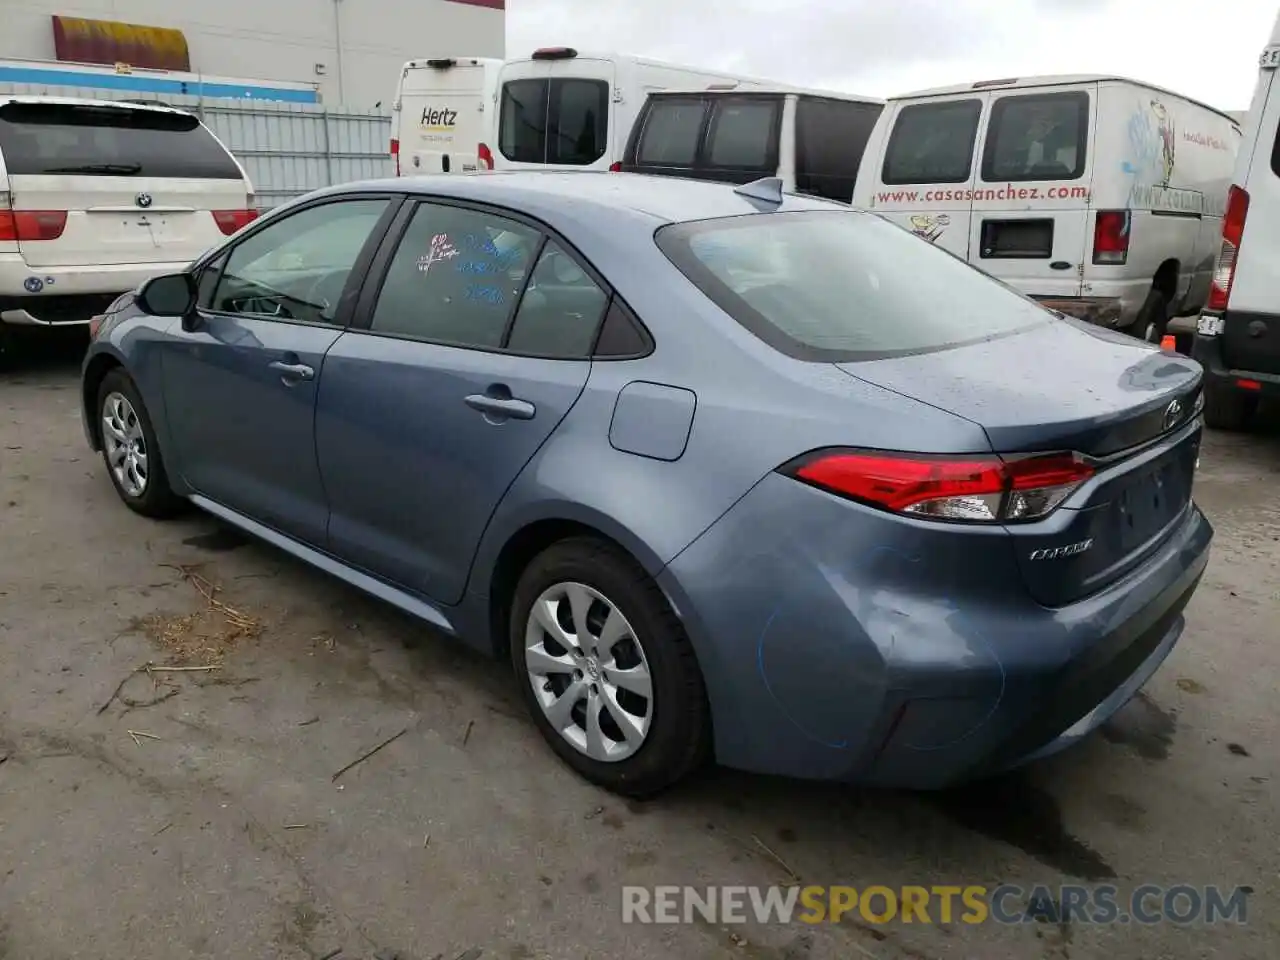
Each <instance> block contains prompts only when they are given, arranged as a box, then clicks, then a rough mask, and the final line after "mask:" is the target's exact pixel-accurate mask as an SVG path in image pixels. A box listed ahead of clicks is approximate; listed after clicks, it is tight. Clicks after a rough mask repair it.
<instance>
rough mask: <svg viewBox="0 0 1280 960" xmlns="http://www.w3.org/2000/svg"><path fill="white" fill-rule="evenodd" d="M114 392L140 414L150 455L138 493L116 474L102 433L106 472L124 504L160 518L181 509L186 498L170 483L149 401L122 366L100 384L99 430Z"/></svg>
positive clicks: (148, 515) (140, 512) (96, 412)
mask: <svg viewBox="0 0 1280 960" xmlns="http://www.w3.org/2000/svg"><path fill="white" fill-rule="evenodd" d="M113 393H119V394H121V395H123V396H124V397H125V399H127V400H128V401H129V405H130V406H132V407H133V410H134V413H135V415H136V416H137V420H138V425H139V426H140V427H141V430H142V439H143V444H144V446H145V450H146V455H147V481H146V484H145V486H144V487H143V490H142V493H141V495H137V496H135V495H133V494H132V493H130V492H129V491H128V490H126V489H125V488H124V487H123V486H122V485H121V483H120V481H119V479H118V478H117V477H116V473H115V470H114V469H112V466H111V459H110V449H109V444H108V443H107V440H106V438H105V437H103V443H102V462H103V463H104V464H105V465H106V468H107V476H108V477H110V478H111V485H112V486H113V487H115V489H116V493H117V494H118V495H119V497H120V499H121V500H122V501H124V505H125V506H126V507H128V508H129V509H130V510H132V511H133V512H134V513H137V514H141V515H142V516H144V517H151V518H153V519H157V520H159V519H163V518H165V517H171V516H173V515H174V514H176V513H179V512H180V511H181V510H182V508H183V507H184V506H185V505H186V501H185V500H183V499H182V498H181V497H179V496H178V495H177V494H175V493H174V492H173V488H172V487H170V486H169V475H168V474H167V473H166V472H165V468H164V458H163V457H162V455H161V453H160V444H159V442H158V441H157V440H156V431H155V427H153V426H152V425H151V417H150V416H149V415H148V414H147V407H146V404H144V403H143V402H142V396H141V394H139V393H138V388H137V387H136V386H135V385H134V383H133V381H132V380H131V379H129V376H128V374H126V373H125V372H124V371H123V370H121V369H119V368H117V369H115V370H112V371H110V372H109V373H108V374H107V375H106V376H105V377H103V378H102V383H101V385H100V386H99V387H98V397H97V405H96V406H95V407H94V411H95V412H94V416H95V417H97V424H96V426H97V429H98V431H99V434H101V432H102V430H103V426H102V420H103V416H104V409H103V408H104V407H105V405H106V401H107V398H108V397H109V396H110V395H111V394H113Z"/></svg>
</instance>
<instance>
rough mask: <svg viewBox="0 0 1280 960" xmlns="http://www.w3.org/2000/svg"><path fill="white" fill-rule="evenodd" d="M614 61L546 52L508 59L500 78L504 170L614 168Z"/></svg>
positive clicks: (498, 159) (500, 162)
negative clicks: (610, 166)
mask: <svg viewBox="0 0 1280 960" xmlns="http://www.w3.org/2000/svg"><path fill="white" fill-rule="evenodd" d="M616 73H617V68H616V65H615V64H614V62H613V61H612V60H606V59H603V58H597V57H579V56H577V55H576V54H573V51H565V53H564V55H559V54H554V53H552V54H545V55H540V56H536V57H535V58H534V59H530V60H519V61H514V62H511V63H508V64H507V65H506V66H504V67H503V68H502V72H501V73H500V74H499V81H498V151H497V154H496V155H495V157H494V166H495V167H497V168H498V169H507V170H511V169H515V170H521V169H524V170H545V169H547V168H548V167H553V168H563V169H569V170H608V169H609V164H610V162H611V160H610V158H611V155H612V154H611V151H610V144H612V143H613V141H614V139H615V138H616V137H618V136H624V137H625V136H626V131H625V130H623V131H621V132H620V133H619V132H618V131H615V130H613V124H614V114H615V113H616V111H615V110H613V109H612V106H613V91H614V85H615V83H616V79H617V78H616Z"/></svg>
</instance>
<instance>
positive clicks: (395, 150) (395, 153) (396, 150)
mask: <svg viewBox="0 0 1280 960" xmlns="http://www.w3.org/2000/svg"><path fill="white" fill-rule="evenodd" d="M391 159H393V160H394V161H395V162H396V176H397V177H398V176H400V141H399V140H397V139H396V138H395V137H392V138H391Z"/></svg>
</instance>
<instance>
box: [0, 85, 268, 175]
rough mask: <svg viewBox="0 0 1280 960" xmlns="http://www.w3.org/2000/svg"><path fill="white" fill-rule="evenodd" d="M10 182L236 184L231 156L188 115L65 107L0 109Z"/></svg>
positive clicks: (1, 147)
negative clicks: (25, 177)
mask: <svg viewBox="0 0 1280 960" xmlns="http://www.w3.org/2000/svg"><path fill="white" fill-rule="evenodd" d="M0 153H2V154H3V156H4V163H5V167H6V168H8V171H9V173H10V174H19V175H22V174H58V173H69V174H81V175H89V176H95V175H96V176H139V177H193V178H199V179H210V180H241V179H243V177H244V174H242V173H241V172H240V168H239V167H238V166H236V163H235V161H234V160H232V159H231V155H230V154H229V153H227V151H226V150H225V149H224V148H223V147H222V145H221V144H219V143H218V141H217V140H215V139H214V137H213V134H211V133H210V132H209V131H208V130H207V129H205V128H204V126H202V125H201V123H200V121H199V120H197V119H196V118H195V117H193V116H191V115H190V114H186V113H168V112H162V111H158V110H133V109H130V108H128V107H116V106H97V105H82V104H65V103H21V102H16V101H15V102H10V103H6V104H5V105H4V106H0Z"/></svg>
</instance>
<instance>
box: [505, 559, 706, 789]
mask: <svg viewBox="0 0 1280 960" xmlns="http://www.w3.org/2000/svg"><path fill="white" fill-rule="evenodd" d="M509 629H510V638H511V663H512V667H513V668H514V670H515V673H516V676H517V678H518V682H519V684H520V687H521V690H522V691H523V699H524V701H525V705H526V706H527V707H528V709H529V712H530V713H531V714H532V715H533V719H534V723H535V724H536V725H537V727H538V732H539V733H541V734H542V736H543V738H544V739H546V741H547V743H548V744H549V745H550V746H551V749H552V750H554V751H555V752H556V754H557V755H558V756H559V757H560V759H561V760H563V761H564V762H565V763H566V764H568V765H569V766H570V767H572V768H573V769H574V770H576V771H577V772H578V773H579V774H580V775H581V776H582V777H584V778H586V779H587V780H589V781H591V782H592V783H595V784H597V785H599V786H601V787H604V788H605V789H607V790H612V791H614V792H615V793H619V794H622V795H624V796H630V797H637V798H643V797H648V796H652V795H653V794H656V793H658V792H660V791H662V790H664V789H666V788H667V787H669V786H671V785H673V784H674V783H676V782H677V781H678V780H680V779H682V778H684V777H685V776H687V775H688V774H690V773H692V772H693V771H694V770H695V769H697V768H698V767H699V766H700V765H701V764H702V762H703V761H704V760H705V759H706V758H707V757H708V756H709V754H710V745H711V717H710V710H709V707H708V704H707V695H706V688H705V687H704V685H703V681H702V672H701V670H700V669H699V668H698V662H697V659H696V657H695V656H694V653H693V648H692V646H691V645H690V643H689V638H688V637H687V636H686V635H685V632H684V628H683V626H682V625H681V623H680V621H679V619H677V617H676V615H675V614H674V613H673V612H672V610H671V607H670V606H669V605H668V604H667V601H666V598H665V597H664V596H663V595H662V591H661V590H659V589H658V586H657V584H655V583H654V582H653V580H652V579H651V578H650V577H649V576H648V574H646V573H645V571H644V570H643V569H641V568H640V566H639V565H638V564H637V563H636V562H635V561H634V560H632V559H631V557H629V556H628V555H627V554H625V553H623V552H622V551H621V550H620V549H618V548H617V547H615V546H613V545H611V544H608V543H605V542H602V541H600V540H598V539H596V538H594V537H575V538H573V539H570V540H564V541H561V542H560V543H557V544H554V545H553V546H551V547H549V548H547V550H545V551H544V552H543V553H541V554H540V555H538V556H537V557H536V558H535V559H534V560H533V562H532V563H530V564H529V566H528V567H527V568H526V569H525V571H524V573H523V575H522V576H521V577H520V582H519V584H518V585H517V587H516V592H515V597H514V599H513V602H512V605H511V622H510V627H509Z"/></svg>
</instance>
